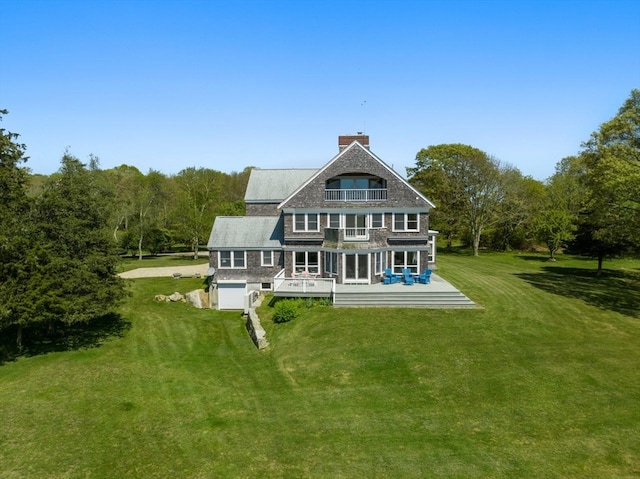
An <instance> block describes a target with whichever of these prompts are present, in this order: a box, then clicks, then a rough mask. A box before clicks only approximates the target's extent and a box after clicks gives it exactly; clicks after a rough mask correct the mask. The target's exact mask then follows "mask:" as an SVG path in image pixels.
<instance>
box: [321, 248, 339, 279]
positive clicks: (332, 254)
mask: <svg viewBox="0 0 640 479" xmlns="http://www.w3.org/2000/svg"><path fill="white" fill-rule="evenodd" d="M332 259H335V262H334V261H332ZM338 259H339V258H338V252H337V251H325V253H324V272H325V273H327V274H338ZM334 264H335V267H336V270H335V271H331V268H330V267H329V268H327V265H330V266H332V265H334Z"/></svg>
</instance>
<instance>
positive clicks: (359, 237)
mask: <svg viewBox="0 0 640 479" xmlns="http://www.w3.org/2000/svg"><path fill="white" fill-rule="evenodd" d="M344 240H345V241H368V240H369V230H368V229H367V228H345V229H344Z"/></svg>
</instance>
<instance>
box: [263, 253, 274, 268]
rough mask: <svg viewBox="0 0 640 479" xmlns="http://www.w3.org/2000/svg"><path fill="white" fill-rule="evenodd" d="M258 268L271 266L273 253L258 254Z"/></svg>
mask: <svg viewBox="0 0 640 479" xmlns="http://www.w3.org/2000/svg"><path fill="white" fill-rule="evenodd" d="M260 266H273V251H261V252H260Z"/></svg>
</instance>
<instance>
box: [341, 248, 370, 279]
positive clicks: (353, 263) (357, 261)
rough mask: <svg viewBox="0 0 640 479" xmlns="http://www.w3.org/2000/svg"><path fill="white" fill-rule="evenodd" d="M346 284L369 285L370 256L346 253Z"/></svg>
mask: <svg viewBox="0 0 640 479" xmlns="http://www.w3.org/2000/svg"><path fill="white" fill-rule="evenodd" d="M344 283H366V284H368V283H369V255H368V254H366V253H353V254H349V253H345V255H344Z"/></svg>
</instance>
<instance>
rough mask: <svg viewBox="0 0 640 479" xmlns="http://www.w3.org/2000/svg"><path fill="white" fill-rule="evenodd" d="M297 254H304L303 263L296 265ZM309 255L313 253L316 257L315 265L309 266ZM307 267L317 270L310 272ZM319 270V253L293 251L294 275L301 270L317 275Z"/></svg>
mask: <svg viewBox="0 0 640 479" xmlns="http://www.w3.org/2000/svg"><path fill="white" fill-rule="evenodd" d="M297 253H304V263H298V262H297V261H296V256H297ZM309 253H315V254H316V255H318V262H317V263H316V264H315V265H311V263H309ZM309 266H313V267H314V268H317V270H316V271H311V269H309ZM320 268H321V264H320V252H319V251H294V252H293V272H294V273H298V271H297V270H298V269H302V271H308V272H310V273H314V274H319V273H320Z"/></svg>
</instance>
